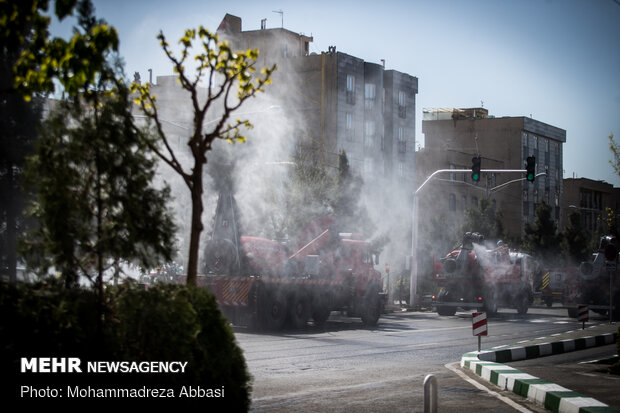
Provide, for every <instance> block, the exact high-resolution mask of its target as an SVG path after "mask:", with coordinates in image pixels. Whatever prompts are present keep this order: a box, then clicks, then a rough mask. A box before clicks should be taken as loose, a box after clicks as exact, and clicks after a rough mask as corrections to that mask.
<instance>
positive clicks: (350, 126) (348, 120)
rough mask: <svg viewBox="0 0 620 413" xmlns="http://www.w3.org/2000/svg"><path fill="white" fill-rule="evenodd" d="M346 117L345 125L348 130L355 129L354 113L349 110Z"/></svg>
mask: <svg viewBox="0 0 620 413" xmlns="http://www.w3.org/2000/svg"><path fill="white" fill-rule="evenodd" d="M345 117H346V126H345V128H346V129H347V130H351V129H353V115H352V114H351V113H350V112H347V114H346V115H345Z"/></svg>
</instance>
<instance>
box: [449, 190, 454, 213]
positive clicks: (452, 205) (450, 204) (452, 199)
mask: <svg viewBox="0 0 620 413" xmlns="http://www.w3.org/2000/svg"><path fill="white" fill-rule="evenodd" d="M449 208H450V211H456V196H455V195H454V194H450V197H449Z"/></svg>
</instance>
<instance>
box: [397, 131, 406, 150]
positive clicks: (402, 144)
mask: <svg viewBox="0 0 620 413" xmlns="http://www.w3.org/2000/svg"><path fill="white" fill-rule="evenodd" d="M405 152H407V141H405V135H404V133H403V128H398V153H405Z"/></svg>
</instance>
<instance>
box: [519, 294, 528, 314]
mask: <svg viewBox="0 0 620 413" xmlns="http://www.w3.org/2000/svg"><path fill="white" fill-rule="evenodd" d="M529 306H530V301H529V300H528V298H527V294H519V296H518V297H517V313H518V314H521V315H523V314H526V313H527V309H528V307H529Z"/></svg>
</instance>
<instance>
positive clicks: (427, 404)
mask: <svg viewBox="0 0 620 413" xmlns="http://www.w3.org/2000/svg"><path fill="white" fill-rule="evenodd" d="M424 413H437V377H435V376H433V375H432V374H429V375H428V376H426V377H425V378H424Z"/></svg>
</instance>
